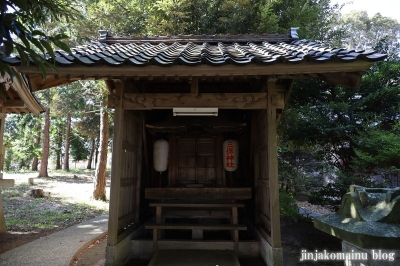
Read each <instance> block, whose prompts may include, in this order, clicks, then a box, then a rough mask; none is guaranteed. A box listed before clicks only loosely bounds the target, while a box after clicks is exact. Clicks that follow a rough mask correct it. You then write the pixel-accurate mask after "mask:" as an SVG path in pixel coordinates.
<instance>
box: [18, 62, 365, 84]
mask: <svg viewBox="0 0 400 266" xmlns="http://www.w3.org/2000/svg"><path fill="white" fill-rule="evenodd" d="M372 64H373V63H372V62H365V61H356V62H352V63H346V64H343V63H337V62H329V63H324V64H319V63H313V62H304V63H300V64H273V65H267V66H265V65H256V64H250V65H247V66H234V65H224V66H219V67H215V66H209V65H200V66H196V67H187V66H182V65H175V66H171V67H162V66H156V65H150V66H146V67H133V66H128V65H127V66H119V67H107V66H95V67H85V66H71V67H59V68H57V70H58V72H59V73H57V72H56V71H55V70H53V69H48V77H50V74H59V75H60V76H61V78H59V79H58V80H55V79H54V78H53V77H52V79H53V80H48V81H43V79H42V77H41V75H40V71H39V69H38V68H37V67H35V66H28V67H26V66H24V67H18V71H20V72H21V73H24V74H28V75H29V79H30V83H31V86H32V89H33V91H37V90H42V89H45V88H50V87H54V86H57V85H62V84H64V83H68V79H64V78H62V76H65V75H70V76H80V75H82V73H85V77H87V78H89V77H90V78H93V77H95V76H96V75H97V76H99V78H102V77H107V76H111V77H114V78H115V77H121V76H122V75H124V76H126V77H138V78H139V77H148V76H152V77H163V76H166V77H178V78H179V77H189V76H192V77H195V76H197V77H215V76H216V75H217V74H218V75H219V76H220V77H223V76H228V77H229V76H233V77H239V76H250V77H256V76H266V75H275V76H276V77H278V78H279V76H280V75H290V77H291V78H296V77H297V75H304V74H306V75H307V74H315V73H318V74H324V73H325V74H328V73H342V72H359V71H365V69H368V68H369V67H370V66H371V65H372ZM31 74H33V76H36V77H37V78H36V79H35V80H33V79H32V78H33V76H32V75H31ZM60 80H61V81H60ZM333 82H335V80H333Z"/></svg>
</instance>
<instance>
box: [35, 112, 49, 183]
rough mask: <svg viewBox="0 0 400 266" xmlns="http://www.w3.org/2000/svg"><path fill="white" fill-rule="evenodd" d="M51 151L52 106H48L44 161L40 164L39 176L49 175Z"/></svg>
mask: <svg viewBox="0 0 400 266" xmlns="http://www.w3.org/2000/svg"><path fill="white" fill-rule="evenodd" d="M49 151H50V108H46V114H45V119H44V129H43V149H42V162H41V164H40V171H39V175H38V177H49V174H48V173H47V166H48V164H49Z"/></svg>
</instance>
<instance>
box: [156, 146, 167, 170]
mask: <svg viewBox="0 0 400 266" xmlns="http://www.w3.org/2000/svg"><path fill="white" fill-rule="evenodd" d="M168 155H169V143H168V141H166V140H163V139H159V140H157V141H156V142H154V146H153V163H154V169H155V170H156V171H157V172H164V171H165V170H167V168H168Z"/></svg>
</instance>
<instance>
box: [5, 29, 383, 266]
mask: <svg viewBox="0 0 400 266" xmlns="http://www.w3.org/2000/svg"><path fill="white" fill-rule="evenodd" d="M384 58H385V55H382V54H377V53H375V52H374V51H365V52H364V51H358V52H356V51H353V50H346V49H334V48H329V47H326V46H324V45H320V44H317V43H314V42H309V41H307V40H299V39H298V37H297V32H296V29H292V30H291V31H290V33H289V34H283V35H278V34H271V35H223V36H220V35H212V36H209V35H184V36H158V37H112V36H109V35H108V34H107V32H106V31H104V32H101V37H100V39H99V40H98V41H97V42H92V43H91V44H89V45H84V46H79V47H76V48H72V54H67V53H65V52H62V51H57V52H56V58H55V63H56V65H57V67H58V73H57V72H54V71H52V70H51V69H49V70H48V73H50V74H48V77H47V78H46V79H45V80H42V76H41V74H40V72H39V70H38V68H37V67H35V66H28V67H20V66H19V64H20V62H19V60H18V59H16V58H9V59H5V60H4V61H6V62H8V63H9V64H10V65H13V66H15V68H16V69H18V71H19V72H20V73H22V74H23V75H24V77H25V78H26V80H27V81H28V83H29V86H30V88H31V90H32V91H38V90H43V89H47V88H50V87H53V86H58V85H62V84H66V83H70V82H73V81H76V80H105V82H106V84H107V86H108V89H109V92H110V94H109V98H108V106H109V108H113V109H115V117H114V137H113V150H112V170H111V196H110V210H109V230H108V244H107V252H106V254H107V265H123V264H124V263H125V262H126V261H127V260H129V258H130V257H132V256H139V257H140V256H144V255H145V254H150V255H151V254H153V253H154V252H156V251H157V250H168V249H215V250H218V249H230V250H233V251H235V252H236V254H237V255H238V256H239V257H240V256H261V257H262V258H263V260H264V261H265V262H266V263H267V265H282V248H281V232H280V217H279V190H278V159H277V133H276V128H277V124H278V123H279V120H280V118H281V116H282V114H283V111H284V109H285V105H286V103H287V100H288V97H289V94H290V91H291V87H292V84H293V81H294V80H295V79H303V78H317V79H322V80H325V81H328V82H332V83H334V84H338V85H342V86H346V87H350V88H357V87H358V86H359V83H360V79H361V76H362V74H363V71H364V70H366V69H368V68H369V67H370V66H371V65H372V63H373V62H375V61H379V60H383V59H384Z"/></svg>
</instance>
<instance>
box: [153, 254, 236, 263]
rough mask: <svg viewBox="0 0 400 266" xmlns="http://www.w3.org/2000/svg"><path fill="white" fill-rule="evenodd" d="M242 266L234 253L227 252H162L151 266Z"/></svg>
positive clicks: (154, 257)
mask: <svg viewBox="0 0 400 266" xmlns="http://www.w3.org/2000/svg"><path fill="white" fill-rule="evenodd" d="M189 265H190V266H205V265H218V266H240V263H239V260H238V258H237V256H236V254H235V253H234V252H233V251H226V250H160V251H158V252H156V254H154V256H153V258H152V259H151V261H150V263H149V266H189Z"/></svg>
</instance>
